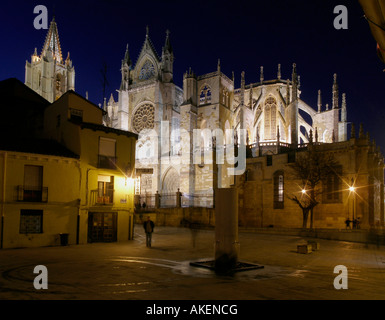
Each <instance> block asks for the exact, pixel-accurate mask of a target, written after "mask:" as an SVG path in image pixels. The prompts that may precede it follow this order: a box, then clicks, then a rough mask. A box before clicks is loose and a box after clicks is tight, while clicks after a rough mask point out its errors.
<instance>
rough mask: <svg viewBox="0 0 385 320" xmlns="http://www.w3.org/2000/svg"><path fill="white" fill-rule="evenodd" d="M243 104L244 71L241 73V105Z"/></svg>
mask: <svg viewBox="0 0 385 320" xmlns="http://www.w3.org/2000/svg"><path fill="white" fill-rule="evenodd" d="M244 105H245V71H242V73H241V106H242V107H243V106H244Z"/></svg>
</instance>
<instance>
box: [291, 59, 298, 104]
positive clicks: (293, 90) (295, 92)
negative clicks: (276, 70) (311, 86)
mask: <svg viewBox="0 0 385 320" xmlns="http://www.w3.org/2000/svg"><path fill="white" fill-rule="evenodd" d="M291 81H292V87H291V96H292V98H291V99H292V101H295V100H297V98H298V75H297V65H296V64H295V63H293V72H292V74H291Z"/></svg>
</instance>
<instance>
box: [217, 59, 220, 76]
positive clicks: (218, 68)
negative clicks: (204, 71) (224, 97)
mask: <svg viewBox="0 0 385 320" xmlns="http://www.w3.org/2000/svg"><path fill="white" fill-rule="evenodd" d="M217 71H218V73H220V72H221V59H218V64H217Z"/></svg>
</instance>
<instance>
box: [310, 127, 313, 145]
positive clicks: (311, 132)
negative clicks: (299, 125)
mask: <svg viewBox="0 0 385 320" xmlns="http://www.w3.org/2000/svg"><path fill="white" fill-rule="evenodd" d="M309 143H310V144H312V143H313V130H311V129H310V134H309Z"/></svg>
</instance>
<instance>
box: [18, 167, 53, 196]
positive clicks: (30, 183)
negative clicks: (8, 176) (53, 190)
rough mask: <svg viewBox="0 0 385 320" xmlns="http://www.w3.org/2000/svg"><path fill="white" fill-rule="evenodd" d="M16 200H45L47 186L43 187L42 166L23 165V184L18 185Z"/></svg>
mask: <svg viewBox="0 0 385 320" xmlns="http://www.w3.org/2000/svg"><path fill="white" fill-rule="evenodd" d="M17 197H18V201H31V202H47V201H48V188H47V187H43V167H42V166H33V165H25V166H24V185H22V186H18V196H17Z"/></svg>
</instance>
